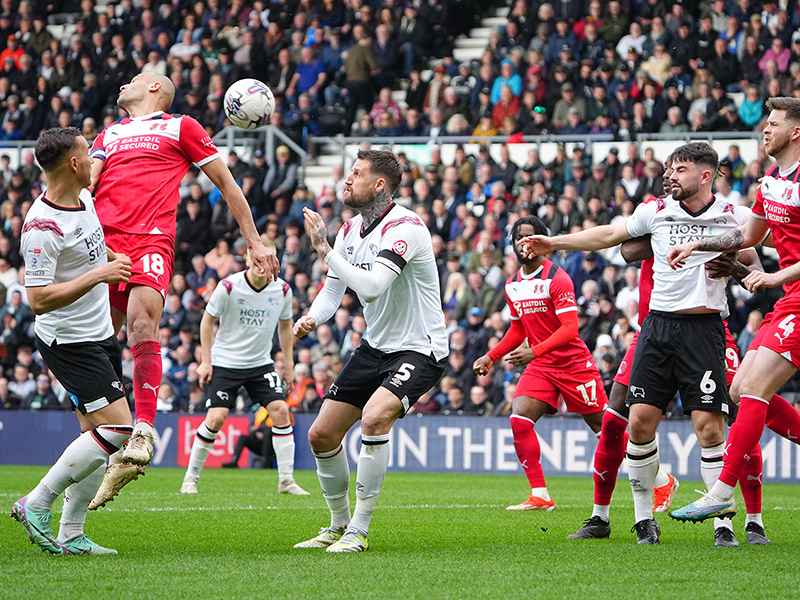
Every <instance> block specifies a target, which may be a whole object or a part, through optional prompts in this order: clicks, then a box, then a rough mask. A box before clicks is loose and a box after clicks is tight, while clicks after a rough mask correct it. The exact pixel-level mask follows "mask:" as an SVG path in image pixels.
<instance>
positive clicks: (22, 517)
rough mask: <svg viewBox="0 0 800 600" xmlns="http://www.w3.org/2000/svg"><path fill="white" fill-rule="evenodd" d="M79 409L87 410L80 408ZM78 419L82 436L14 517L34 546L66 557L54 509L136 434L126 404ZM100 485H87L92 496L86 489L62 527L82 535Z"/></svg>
mask: <svg viewBox="0 0 800 600" xmlns="http://www.w3.org/2000/svg"><path fill="white" fill-rule="evenodd" d="M56 376H58V373H56ZM78 408H79V409H80V408H84V407H83V405H82V404H79V406H78ZM76 414H78V413H76ZM78 419H79V421H80V423H81V431H82V433H81V435H80V436H78V437H77V438H76V439H75V440H74V441H73V442H72V443H71V444H70V445H69V446H67V448H66V450H64V452H63V453H62V454H61V456H60V457H59V458H58V460H57V461H56V463H55V464H54V465H53V466H52V467H51V468H50V470H49V471H48V472H47V474H46V475H45V476H44V477H43V478H42V480H41V481H40V482H39V484H38V485H37V486H36V487H35V488H34V489H33V490H32V491H31V492H30V493H29V494H28V495H27V496H24V497H22V498H20V499H19V500H18V501H17V502H16V503H15V504H14V507H13V509H12V513H11V515H12V516H13V517H14V518H15V519H17V520H18V521H20V522H21V523H22V524H23V526H24V527H25V529H26V530H27V532H28V536H29V537H30V539H31V541H32V542H34V543H36V544H37V545H39V546H40V547H42V548H44V549H45V550H48V551H50V552H53V553H55V554H62V553H64V547H63V545H62V544H60V543H59V541H58V540H57V539H56V537H55V535H54V534H53V531H52V527H51V525H50V521H51V519H52V515H51V514H50V509H51V508H52V506H53V503H54V502H55V500H56V498H58V496H60V495H61V494H62V493H63V492H64V491H65V490H66V489H67V488H68V487H70V486H71V485H73V484H75V483H78V482H82V481H83V480H84V479H86V478H87V477H89V476H90V475H92V474H93V473H94V472H95V471H98V472H99V469H100V467H101V466H102V465H103V464H104V463H105V461H106V459H107V458H108V457H109V455H110V454H113V453H114V452H116V451H117V450H119V448H120V447H121V446H122V445H123V444H124V443H125V442H126V441H127V440H128V438H129V437H130V435H131V430H132V427H131V425H130V423H131V414H130V410H129V409H128V405H127V403H126V402H124V401H122V402H112V403H111V404H108V405H106V406H105V407H103V408H100V409H98V410H97V411H95V412H93V413H90V417H87V416H84V415H79V417H78ZM118 423H124V424H125V425H118ZM98 484H99V480H96V479H94V478H92V479H91V480H90V482H89V483H88V484H87V486H88V487H91V486H94V487H93V489H92V490H91V493H90V495H88V494H89V492H88V491H87V486H82V488H81V490H82V492H83V493H81V494H79V496H80V499H79V500H76V503H75V504H74V505H73V506H72V508H71V509H70V510H65V512H64V513H63V514H62V523H67V526H68V527H69V530H70V531H73V530H74V529H76V527H75V525H76V524H78V523H80V524H81V527H80V534H82V523H83V521H85V518H86V509H87V507H88V505H89V501H90V500H91V499H92V496H93V495H94V492H95V491H96V490H97V486H98ZM81 513H82V514H81ZM65 519H66V521H65ZM80 534H79V535H80ZM73 537H74V536H73Z"/></svg>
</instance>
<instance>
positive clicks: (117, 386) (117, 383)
mask: <svg viewBox="0 0 800 600" xmlns="http://www.w3.org/2000/svg"><path fill="white" fill-rule="evenodd" d="M111 387H113V388H115V389H118V390H119V391H120V392H122V393H123V394H124V393H125V388H124V387H122V382H121V381H112V382H111Z"/></svg>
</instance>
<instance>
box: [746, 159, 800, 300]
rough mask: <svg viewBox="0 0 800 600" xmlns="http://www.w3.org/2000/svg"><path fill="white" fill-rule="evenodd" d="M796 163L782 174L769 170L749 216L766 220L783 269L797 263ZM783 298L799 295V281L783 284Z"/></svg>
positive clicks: (799, 205)
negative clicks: (784, 296)
mask: <svg viewBox="0 0 800 600" xmlns="http://www.w3.org/2000/svg"><path fill="white" fill-rule="evenodd" d="M798 176H800V164H796V165H795V166H794V167H792V168H791V169H790V170H789V172H788V173H786V174H785V175H782V174H781V173H780V172H779V170H778V167H773V168H772V169H771V170H770V171H768V172H767V174H766V175H765V176H764V178H763V179H762V180H761V185H760V186H759V187H758V196H756V202H755V204H754V205H753V217H755V218H757V219H766V220H767V223H769V228H770V230H771V231H772V239H773V240H774V241H775V249H776V250H777V251H778V256H779V257H780V261H779V262H780V267H781V269H785V268H786V267H789V266H791V265H793V264H796V263H798V262H800V242H798V240H800V184H799V183H798ZM783 290H784V292H785V293H786V295H787V296H790V295H794V294H797V293H798V292H800V281H792V282H791V283H785V284H784V285H783Z"/></svg>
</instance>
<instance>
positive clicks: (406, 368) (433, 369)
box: [325, 342, 447, 415]
mask: <svg viewBox="0 0 800 600" xmlns="http://www.w3.org/2000/svg"><path fill="white" fill-rule="evenodd" d="M446 364H447V359H446V358H443V359H442V360H439V361H437V360H436V359H435V358H434V357H433V356H432V355H431V356H426V355H424V354H421V353H420V352H413V351H410V350H409V351H406V352H391V353H385V352H381V351H380V350H375V348H373V347H372V346H370V345H369V344H366V343H364V342H361V344H360V345H359V347H358V348H356V350H355V352H353V355H352V356H351V357H350V360H348V361H347V363H346V364H345V365H344V367H343V368H342V371H341V373H339V376H338V377H337V378H336V381H334V382H333V384H332V385H331V387H330V389H329V390H328V391H327V393H326V394H325V398H326V399H331V400H337V401H339V402H346V403H347V404H352V405H353V406H355V407H357V408H360V409H363V408H364V406H365V405H366V404H367V401H368V400H369V399H370V398H371V397H372V394H374V393H375V391H376V390H377V389H378V388H379V387H384V388H386V389H387V390H389V391H390V392H392V393H393V394H394V395H395V396H397V397H398V398H399V399H400V402H402V404H403V415H405V413H407V412H408V409H409V408H411V406H412V405H413V404H414V403H415V402H416V401H417V400H419V397H420V396H422V394H424V393H425V392H427V391H428V390H430V389H431V388H432V387H433V386H434V385H436V383H437V382H438V381H439V379H441V377H442V373H444V367H445V365H446Z"/></svg>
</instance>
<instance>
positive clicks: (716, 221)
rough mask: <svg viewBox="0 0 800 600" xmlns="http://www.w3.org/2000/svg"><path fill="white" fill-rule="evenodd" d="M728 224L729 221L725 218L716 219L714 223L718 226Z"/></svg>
mask: <svg viewBox="0 0 800 600" xmlns="http://www.w3.org/2000/svg"><path fill="white" fill-rule="evenodd" d="M727 222H728V219H727V218H725V217H716V218H715V219H714V223H717V224H718V225H724V224H725V223H727Z"/></svg>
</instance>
